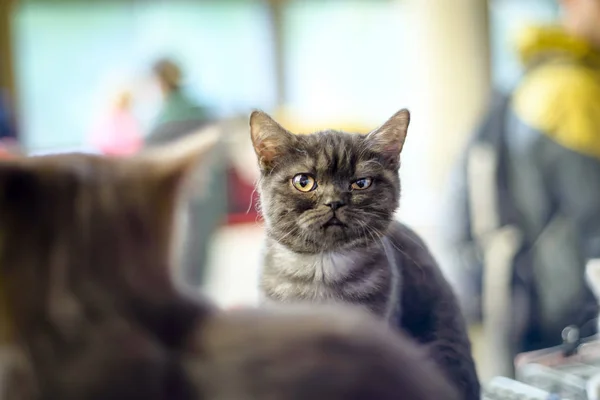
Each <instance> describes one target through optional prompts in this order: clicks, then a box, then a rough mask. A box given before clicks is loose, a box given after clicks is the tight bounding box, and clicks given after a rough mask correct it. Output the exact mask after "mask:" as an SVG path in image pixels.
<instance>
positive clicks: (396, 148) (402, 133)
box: [366, 109, 410, 163]
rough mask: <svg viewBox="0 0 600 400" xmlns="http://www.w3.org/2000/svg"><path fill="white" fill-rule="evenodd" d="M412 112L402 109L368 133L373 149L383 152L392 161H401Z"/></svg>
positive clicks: (368, 139) (369, 143)
mask: <svg viewBox="0 0 600 400" xmlns="http://www.w3.org/2000/svg"><path fill="white" fill-rule="evenodd" d="M409 124H410V113H409V112H408V110H407V109H402V110H400V111H398V112H397V113H396V114H394V115H392V117H391V118H390V119H388V120H387V121H386V122H385V123H384V124H383V125H381V126H380V127H379V128H377V129H375V130H374V131H372V132H371V133H369V134H368V135H367V138H366V140H367V143H368V145H369V147H370V148H371V149H373V150H374V151H376V152H378V153H381V154H383V155H384V156H385V157H386V158H388V160H389V161H390V162H392V163H399V161H400V152H401V151H402V147H403V146H404V140H405V139H406V133H407V131H408V125H409Z"/></svg>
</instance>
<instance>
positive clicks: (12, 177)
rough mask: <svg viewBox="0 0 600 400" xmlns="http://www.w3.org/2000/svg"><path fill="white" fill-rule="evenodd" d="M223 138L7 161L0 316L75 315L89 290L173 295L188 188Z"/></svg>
mask: <svg viewBox="0 0 600 400" xmlns="http://www.w3.org/2000/svg"><path fill="white" fill-rule="evenodd" d="M214 141H215V140H214V137H211V136H205V137H202V138H196V137H192V138H187V139H186V140H183V141H181V142H178V143H176V144H174V145H171V146H168V147H164V148H161V149H156V150H152V151H147V152H145V153H143V154H141V155H139V156H136V157H133V158H128V159H109V158H103V157H97V156H89V155H58V156H47V157H32V158H21V159H14V160H7V161H2V162H0V216H1V217H0V314H2V313H3V312H8V313H11V314H12V315H6V314H5V315H0V320H1V319H11V318H15V320H19V321H18V322H17V324H18V325H19V326H20V327H21V328H23V327H26V326H28V325H30V324H31V323H33V321H35V320H37V321H39V318H42V317H43V316H44V315H46V313H49V314H50V315H49V316H48V318H54V317H56V318H58V319H60V318H62V317H61V315H63V314H64V316H65V318H66V319H68V318H70V317H69V315H70V314H69V313H75V314H77V313H78V312H79V311H81V310H78V308H77V307H79V306H80V304H79V305H77V303H78V302H80V301H79V300H80V299H82V298H86V297H87V296H90V297H92V296H93V297H94V301H93V302H95V304H99V303H102V301H105V300H107V301H108V300H109V301H112V300H113V299H117V298H118V297H119V291H120V290H121V289H122V290H123V293H126V292H127V293H135V292H136V291H138V293H141V292H142V291H144V292H148V293H153V295H157V294H158V293H161V290H162V292H163V293H164V292H165V291H167V292H168V289H166V288H168V286H169V284H170V279H169V265H168V264H169V263H170V261H171V245H172V243H170V242H171V236H172V229H173V226H172V224H173V214H174V211H175V208H176V202H177V199H178V192H179V187H180V184H181V182H182V180H183V178H184V177H185V175H186V174H187V173H188V171H190V170H191V169H192V165H196V164H197V160H198V158H199V157H200V158H201V157H202V155H203V154H204V152H206V151H207V150H208V148H209V147H210V146H211V144H212V143H214ZM142 274H143V275H144V277H145V279H144V280H143V281H144V285H147V287H140V285H141V283H140V282H141V281H142V280H140V279H138V278H139V276H141V275H142ZM107 287H110V288H111V291H112V293H110V292H109V291H107V290H105V288H107ZM75 299H78V300H75ZM3 302H4V304H2V303H3ZM7 303H8V304H9V306H7ZM29 318H30V319H29Z"/></svg>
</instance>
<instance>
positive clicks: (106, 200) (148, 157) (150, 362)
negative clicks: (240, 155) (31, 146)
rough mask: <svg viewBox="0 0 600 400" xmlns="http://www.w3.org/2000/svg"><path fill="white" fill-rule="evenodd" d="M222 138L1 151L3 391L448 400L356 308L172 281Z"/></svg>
mask: <svg viewBox="0 0 600 400" xmlns="http://www.w3.org/2000/svg"><path fill="white" fill-rule="evenodd" d="M216 141H217V140H216V139H215V137H214V136H211V135H210V134H207V133H206V132H201V133H198V134H195V135H192V136H188V137H186V138H184V139H181V140H179V141H176V142H174V143H173V144H170V145H168V146H165V147H160V148H156V149H152V150H147V151H145V152H143V153H141V154H139V155H137V156H134V157H132V158H123V159H107V158H102V157H98V156H90V155H79V154H73V155H58V156H46V157H37V158H20V159H11V160H1V161H0V215H1V219H0V328H1V329H0V345H1V348H2V350H3V351H2V353H1V354H0V358H1V359H0V389H1V391H0V399H3V400H4V399H8V400H13V399H63V400H69V399H114V400H116V399H138V398H139V399H141V398H143V399H146V400H148V399H283V400H285V399H422V400H427V399H432V400H433V399H447V400H452V399H455V398H456V395H455V392H454V389H453V387H452V386H451V385H450V384H449V383H448V382H447V381H445V380H444V378H442V376H441V374H440V373H439V372H438V371H437V369H436V367H435V366H434V365H433V364H432V363H430V361H429V360H428V359H427V358H426V356H425V355H424V353H421V350H420V349H419V348H418V347H417V346H416V345H415V344H413V343H412V342H411V341H410V339H407V338H405V337H403V336H400V335H398V334H397V333H395V332H391V331H390V330H389V329H388V328H387V327H386V326H384V324H382V323H380V322H378V321H376V320H374V319H371V317H369V316H367V315H363V314H361V313H359V312H358V311H350V310H347V311H346V310H344V309H339V308H331V309H326V308H323V309H321V310H320V311H309V310H307V309H303V308H297V309H296V308H286V309H285V310H280V309H273V310H268V311H267V310H237V311H232V312H222V311H220V310H217V309H216V308H215V307H214V306H213V305H211V304H210V302H208V301H207V300H205V299H203V298H198V297H197V296H192V295H188V294H185V293H184V292H182V291H181V290H180V289H179V288H177V287H175V285H174V284H173V282H172V280H171V273H172V268H171V266H172V265H174V264H175V263H176V261H175V259H176V257H175V256H174V254H177V252H176V251H175V249H176V248H177V243H176V242H177V240H176V237H177V236H176V235H174V232H175V231H178V230H177V229H176V222H177V221H178V220H179V219H178V218H176V210H177V209H178V205H179V204H180V199H181V198H182V196H183V192H184V191H186V190H187V189H189V188H190V187H189V185H186V182H187V181H188V175H189V174H190V173H191V171H192V170H196V168H198V163H199V162H200V163H202V162H204V161H206V160H207V156H208V155H209V153H210V149H211V148H212V146H213V145H214V144H215V142H216ZM199 160H200V161H199ZM195 174H196V172H194V175H195ZM195 183H196V181H195Z"/></svg>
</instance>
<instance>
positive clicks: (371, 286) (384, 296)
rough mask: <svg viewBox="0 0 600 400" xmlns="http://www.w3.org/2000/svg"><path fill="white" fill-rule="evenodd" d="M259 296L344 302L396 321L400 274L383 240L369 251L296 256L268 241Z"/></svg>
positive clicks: (368, 249) (279, 300) (276, 298)
mask: <svg viewBox="0 0 600 400" xmlns="http://www.w3.org/2000/svg"><path fill="white" fill-rule="evenodd" d="M266 244H267V246H266V250H265V258H264V268H263V273H262V276H261V289H262V293H263V295H264V296H265V298H266V299H267V300H271V301H275V302H285V303H291V302H298V301H310V302H313V303H315V302H316V303H333V302H343V303H350V304H355V305H357V306H362V307H365V308H367V309H368V310H370V311H371V312H374V313H375V314H377V315H380V316H381V317H384V318H386V319H388V320H392V319H394V320H395V319H396V318H397V317H398V311H399V305H398V299H399V292H400V278H399V276H400V273H399V266H398V264H397V263H396V262H395V259H394V254H393V252H392V251H391V249H390V244H389V242H388V241H387V239H385V240H383V241H382V242H381V243H377V244H374V245H372V246H370V247H367V248H358V249H347V250H340V251H332V252H322V253H317V254H307V253H296V252H294V251H292V250H290V249H288V248H287V247H285V246H283V245H281V244H279V243H277V242H276V241H274V240H272V239H269V240H268V241H267V243H266Z"/></svg>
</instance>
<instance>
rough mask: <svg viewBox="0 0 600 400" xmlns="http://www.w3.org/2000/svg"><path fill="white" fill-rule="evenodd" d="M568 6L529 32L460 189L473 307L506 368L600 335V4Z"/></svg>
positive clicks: (457, 228) (597, 0) (462, 250)
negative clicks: (591, 269)
mask: <svg viewBox="0 0 600 400" xmlns="http://www.w3.org/2000/svg"><path fill="white" fill-rule="evenodd" d="M561 7H562V16H561V24H560V26H529V27H527V28H526V29H525V30H524V31H523V32H522V33H521V35H520V36H519V38H518V39H519V40H518V47H517V51H518V54H519V56H520V59H521V61H522V63H523V66H524V74H523V76H522V77H521V79H520V81H519V82H518V84H517V86H516V87H515V88H514V90H513V92H512V93H511V94H510V95H509V96H505V95H500V96H497V97H496V98H495V101H494V102H493V103H492V106H491V108H490V111H489V112H488V114H487V117H486V119H485V121H484V122H483V123H482V124H481V125H480V127H479V129H477V131H476V132H475V135H474V137H473V138H472V140H471V142H470V143H469V145H468V147H467V151H466V153H465V155H464V160H463V164H462V168H461V171H460V174H459V175H460V179H459V180H458V182H454V184H453V186H452V189H451V190H452V193H453V195H456V197H455V199H454V200H455V202H454V203H453V204H454V208H453V212H452V214H451V217H452V218H453V219H454V220H453V222H452V223H450V224H447V225H448V226H449V227H450V228H451V229H452V232H450V239H451V241H450V243H451V244H452V245H453V246H454V247H455V248H456V249H457V250H458V253H459V256H460V262H461V263H462V265H463V266H464V267H465V270H464V271H466V275H467V276H470V277H471V278H474V279H473V280H472V282H474V284H473V285H472V287H471V288H470V290H469V291H467V294H465V296H464V297H465V299H466V300H465V305H466V306H467V308H468V309H471V311H473V313H472V315H473V316H474V317H477V315H476V314H477V311H478V310H477V307H473V306H474V304H469V302H471V303H472V302H473V299H474V298H476V295H477V294H478V293H481V296H482V300H481V304H482V306H481V308H482V309H483V311H482V314H483V321H484V327H486V330H485V331H486V332H487V333H489V334H490V335H491V336H492V339H491V340H492V342H491V344H490V345H488V346H487V347H488V348H490V349H492V350H495V351H496V354H495V355H494V356H493V357H488V358H490V359H492V362H495V363H496V364H497V365H499V364H502V367H500V370H497V371H496V373H498V374H500V373H501V374H510V373H511V369H512V364H513V363H512V357H513V356H514V355H515V354H516V353H518V352H523V351H529V350H536V349H540V348H546V347H550V346H554V345H559V344H560V343H561V331H562V330H563V328H565V327H566V326H568V325H576V326H577V327H579V328H580V329H581V332H580V334H581V336H586V335H589V334H593V333H594V330H595V324H593V323H589V321H590V320H591V319H593V318H594V317H595V315H596V308H597V304H596V302H595V300H594V297H593V295H592V293H591V292H590V290H589V289H588V287H587V286H586V284H585V278H584V276H585V274H584V271H585V265H586V264H587V263H589V262H591V260H594V259H598V258H600V0H562V1H561ZM482 287H483V288H482ZM469 298H470V299H471V300H468V299H469ZM479 311H481V310H479ZM501 357H503V358H504V359H503V360H498V358H501Z"/></svg>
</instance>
